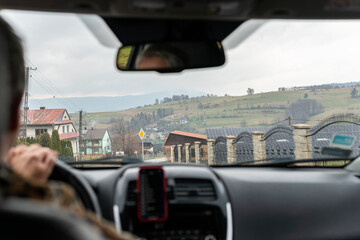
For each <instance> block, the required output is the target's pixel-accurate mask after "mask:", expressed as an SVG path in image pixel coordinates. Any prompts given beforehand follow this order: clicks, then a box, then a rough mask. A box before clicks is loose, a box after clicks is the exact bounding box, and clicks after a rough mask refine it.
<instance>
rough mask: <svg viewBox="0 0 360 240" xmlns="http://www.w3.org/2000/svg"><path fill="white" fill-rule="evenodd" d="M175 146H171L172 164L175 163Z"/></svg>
mask: <svg viewBox="0 0 360 240" xmlns="http://www.w3.org/2000/svg"><path fill="white" fill-rule="evenodd" d="M174 149H175V145H171V150H170V162H172V163H173V162H175V152H174Z"/></svg>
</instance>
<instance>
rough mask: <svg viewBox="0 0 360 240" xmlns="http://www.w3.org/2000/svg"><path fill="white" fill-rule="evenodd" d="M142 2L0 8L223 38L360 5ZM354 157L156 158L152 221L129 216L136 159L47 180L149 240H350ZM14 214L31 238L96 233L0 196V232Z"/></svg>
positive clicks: (134, 31) (166, 37) (92, 0)
mask: <svg viewBox="0 0 360 240" xmlns="http://www.w3.org/2000/svg"><path fill="white" fill-rule="evenodd" d="M153 1H154V2H156V0H153ZM164 1H165V0H164ZM143 2H144V1H137V0H129V1H127V0H118V1H114V0H108V1H103V0H82V1H73V0H48V1H31V2H30V1H26V0H11V1H1V0H0V7H1V8H4V9H5V8H6V9H7V8H8V9H22V10H37V11H51V12H71V13H95V14H98V15H100V16H102V18H103V19H104V21H105V22H106V23H107V25H108V26H109V27H110V28H111V30H112V31H113V32H114V34H115V35H116V36H117V37H118V39H119V40H120V41H121V42H122V43H123V44H136V43H143V42H159V41H174V40H176V41H199V40H204V41H205V40H216V41H222V40H223V39H224V38H226V36H228V35H229V34H230V33H231V32H232V31H233V30H234V29H236V28H237V27H238V26H239V25H240V24H242V23H243V22H244V21H246V20H247V19H251V18H266V19H273V18H283V19H338V18H350V19H351V18H353V19H357V18H360V11H359V10H356V9H349V10H348V11H346V12H344V11H341V10H340V9H336V8H332V7H331V6H329V1H326V0H319V1H314V0H302V1H299V0H242V1H240V0H239V1H231V0H219V1H215V0H214V1H198V4H194V3H193V2H194V1H192V0H176V1H175V0H174V1H169V2H170V4H168V5H166V6H165V7H164V9H160V10H159V9H158V10H157V11H154V10H153V9H151V8H150V9H149V7H148V8H147V7H146V5H142V4H143ZM159 2H162V1H159ZM210 2H216V3H218V4H219V6H220V7H219V9H220V10H221V9H222V8H221V7H222V6H225V5H226V4H231V3H235V5H234V6H235V9H234V10H233V11H228V12H227V11H225V12H224V11H220V10H219V11H204V6H205V7H206V6H208V4H209V3H210ZM236 3H237V4H236ZM182 17H184V19H179V18H182ZM155 18H156V19H155ZM164 19H166V21H164ZM359 162H360V160H359V159H357V160H354V163H353V164H354V165H355V166H357V167H353V168H352V167H351V164H350V165H349V166H348V167H347V169H340V168H337V169H325V170H324V169H320V168H311V167H308V168H307V167H304V168H299V169H297V168H291V169H286V168H276V167H271V168H246V167H245V168H237V167H234V166H232V167H227V166H223V167H219V168H216V167H214V168H212V167H208V166H197V165H191V164H190V165H186V166H185V165H184V164H161V166H162V167H163V168H164V170H165V172H166V177H167V179H168V184H169V186H168V188H167V196H168V197H169V212H170V215H169V216H170V217H169V221H167V222H160V223H144V222H142V221H140V220H139V219H138V218H137V214H138V209H137V200H138V195H137V194H138V190H137V186H136V181H137V179H138V173H139V169H140V168H141V167H142V166H144V163H136V164H131V165H128V166H123V167H121V168H119V169H110V168H109V169H92V170H90V169H87V170H86V169H81V170H79V169H74V168H71V167H68V166H62V165H61V164H59V165H57V167H56V168H55V171H54V173H53V175H52V176H51V178H52V179H53V180H60V181H64V182H66V183H69V184H70V185H72V186H73V187H74V188H75V189H76V191H77V192H78V194H79V196H80V199H82V201H83V203H84V205H85V207H86V208H88V209H89V210H92V211H95V212H96V213H98V214H99V215H101V216H102V217H104V218H106V219H107V220H109V221H112V222H113V223H114V224H115V225H116V227H117V228H118V229H122V230H125V231H129V232H133V233H135V234H138V235H139V236H141V237H144V238H147V239H182V238H181V236H186V238H184V239H193V240H195V239H206V240H211V239H227V240H230V239H241V238H243V239H358V238H359V237H360V228H359V227H358V221H359V216H360V215H359V213H360V206H359V205H358V204H357V203H358V202H359V201H360V180H359V179H360V170H359V169H360V168H359V167H358V166H359V165H360V164H359ZM150 165H151V164H150ZM153 165H157V164H153ZM184 186H185V187H184ZM204 186H205V187H204ZM204 189H205V190H204ZM18 219H22V221H20V223H21V224H23V225H24V226H27V228H25V229H30V230H31V229H32V230H34V229H35V230H36V229H38V228H34V227H38V226H42V228H44V229H42V231H43V232H42V233H38V235H36V236H37V237H38V238H39V239H45V237H44V236H46V237H49V238H53V237H52V236H54V239H76V240H77V239H100V237H99V238H98V236H97V235H96V234H93V233H92V232H91V229H90V228H89V226H87V225H86V226H85V225H82V224H79V223H78V222H76V221H74V219H72V218H69V217H67V216H64V215H62V214H59V213H58V212H56V211H48V209H47V208H44V207H43V206H39V205H37V204H32V203H29V202H26V201H19V200H12V199H9V200H8V201H1V202H0V236H1V234H2V232H3V231H4V233H6V232H5V231H6V228H7V226H9V227H8V229H7V230H8V234H11V233H16V229H15V230H14V228H13V226H15V225H16V226H18V225H19V222H18ZM5 223H6V224H7V225H5ZM299 223H300V224H299ZM3 224H4V225H3ZM30 230H29V231H30ZM295 233H296V234H295ZM33 234H37V233H33ZM5 236H6V235H5ZM7 236H10V237H11V236H12V235H7ZM33 236H35V235H33Z"/></svg>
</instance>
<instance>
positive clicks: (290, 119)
mask: <svg viewBox="0 0 360 240" xmlns="http://www.w3.org/2000/svg"><path fill="white" fill-rule="evenodd" d="M289 127H291V117H290V116H289Z"/></svg>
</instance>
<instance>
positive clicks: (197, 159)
mask: <svg viewBox="0 0 360 240" xmlns="http://www.w3.org/2000/svg"><path fill="white" fill-rule="evenodd" d="M200 143H201V142H199V141H197V142H194V144H195V163H196V164H200Z"/></svg>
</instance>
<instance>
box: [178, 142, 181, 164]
mask: <svg viewBox="0 0 360 240" xmlns="http://www.w3.org/2000/svg"><path fill="white" fill-rule="evenodd" d="M181 147H182V145H181V144H178V145H177V148H178V162H182V160H181V157H182V156H181Z"/></svg>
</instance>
